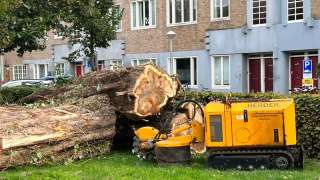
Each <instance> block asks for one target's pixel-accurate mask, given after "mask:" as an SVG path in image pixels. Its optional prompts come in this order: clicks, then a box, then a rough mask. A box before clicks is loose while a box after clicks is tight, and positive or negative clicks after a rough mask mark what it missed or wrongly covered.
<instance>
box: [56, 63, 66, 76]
mask: <svg viewBox="0 0 320 180" xmlns="http://www.w3.org/2000/svg"><path fill="white" fill-rule="evenodd" d="M64 75H65V72H64V63H59V64H56V76H64Z"/></svg>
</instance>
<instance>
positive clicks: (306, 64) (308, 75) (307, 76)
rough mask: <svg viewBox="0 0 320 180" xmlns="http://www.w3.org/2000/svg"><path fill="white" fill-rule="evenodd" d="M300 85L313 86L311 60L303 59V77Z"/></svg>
mask: <svg viewBox="0 0 320 180" xmlns="http://www.w3.org/2000/svg"><path fill="white" fill-rule="evenodd" d="M302 86H309V87H313V77H312V60H311V59H309V58H306V59H305V60H304V61H303V79H302Z"/></svg>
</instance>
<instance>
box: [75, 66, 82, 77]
mask: <svg viewBox="0 0 320 180" xmlns="http://www.w3.org/2000/svg"><path fill="white" fill-rule="evenodd" d="M76 76H77V77H81V76H82V64H77V65H76Z"/></svg>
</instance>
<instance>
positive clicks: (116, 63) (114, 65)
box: [109, 59, 123, 70]
mask: <svg viewBox="0 0 320 180" xmlns="http://www.w3.org/2000/svg"><path fill="white" fill-rule="evenodd" d="M109 64H110V70H117V69H120V68H121V67H122V66H123V61H122V60H121V59H112V60H109Z"/></svg>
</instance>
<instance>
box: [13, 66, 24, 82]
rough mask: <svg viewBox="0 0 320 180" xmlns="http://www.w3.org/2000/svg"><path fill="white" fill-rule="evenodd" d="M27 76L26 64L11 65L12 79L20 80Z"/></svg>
mask: <svg viewBox="0 0 320 180" xmlns="http://www.w3.org/2000/svg"><path fill="white" fill-rule="evenodd" d="M26 78H27V65H16V66H13V80H22V79H26Z"/></svg>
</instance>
